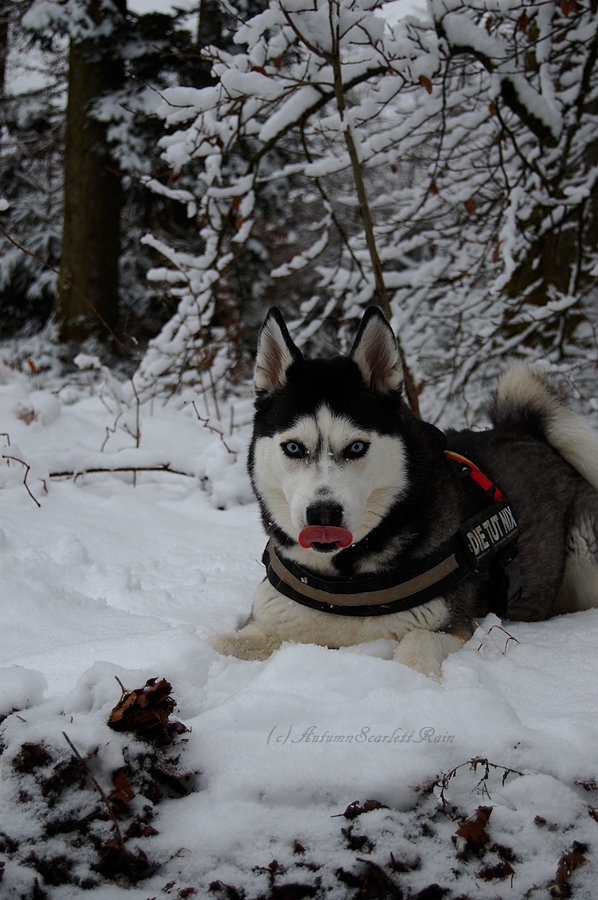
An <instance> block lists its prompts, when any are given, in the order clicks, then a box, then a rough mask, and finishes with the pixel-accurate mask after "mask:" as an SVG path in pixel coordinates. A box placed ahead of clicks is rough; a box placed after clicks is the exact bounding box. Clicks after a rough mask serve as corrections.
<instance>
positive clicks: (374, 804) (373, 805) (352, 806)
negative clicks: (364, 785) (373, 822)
mask: <svg viewBox="0 0 598 900" xmlns="http://www.w3.org/2000/svg"><path fill="white" fill-rule="evenodd" d="M373 809H388V806H384V804H383V803H379V801H378V800H366V801H365V803H364V804H363V806H362V805H361V804H360V802H359V800H354V801H353V803H349V805H348V807H347V808H346V810H345V811H344V813H343V816H344V817H345V819H356V818H357V816H361V815H363V813H366V812H371V811H372V810H373Z"/></svg>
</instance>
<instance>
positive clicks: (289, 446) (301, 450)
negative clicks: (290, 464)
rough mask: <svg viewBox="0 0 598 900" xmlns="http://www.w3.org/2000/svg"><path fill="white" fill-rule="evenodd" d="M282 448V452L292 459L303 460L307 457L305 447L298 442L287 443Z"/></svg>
mask: <svg viewBox="0 0 598 900" xmlns="http://www.w3.org/2000/svg"><path fill="white" fill-rule="evenodd" d="M280 446H281V447H282V452H283V453H285V454H286V455H287V456H290V457H291V459H303V457H304V456H305V447H303V446H302V444H298V443H297V441H285V443H284V444H281V445H280Z"/></svg>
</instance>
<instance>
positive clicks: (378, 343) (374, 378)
mask: <svg viewBox="0 0 598 900" xmlns="http://www.w3.org/2000/svg"><path fill="white" fill-rule="evenodd" d="M349 356H350V358H351V359H352V360H353V362H355V363H357V365H358V366H359V370H360V372H361V374H362V376H363V380H364V381H365V383H366V384H367V386H368V387H369V388H371V389H372V390H374V391H378V392H380V393H381V394H388V393H390V391H396V390H398V389H399V388H400V387H401V385H402V384H403V367H402V365H401V358H400V356H399V349H398V347H397V340H396V338H395V336H394V334H393V332H392V328H391V327H390V325H389V324H388V322H387V321H386V317H385V316H384V313H382V312H381V310H379V309H378V307H377V306H370V307H369V308H368V309H366V311H365V314H364V317H363V319H362V320H361V325H360V326H359V331H358V332H357V337H356V338H355V343H354V344H353V347H352V349H351V353H350V354H349Z"/></svg>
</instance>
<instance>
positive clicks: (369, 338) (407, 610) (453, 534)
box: [211, 307, 598, 677]
mask: <svg viewBox="0 0 598 900" xmlns="http://www.w3.org/2000/svg"><path fill="white" fill-rule="evenodd" d="M255 388H256V404H255V408H256V411H255V423H254V432H253V439H252V442H251V447H250V452H249V472H250V476H251V480H252V484H253V488H254V491H255V494H256V497H257V499H258V502H259V506H260V510H261V515H262V520H263V524H264V528H265V530H266V533H267V535H268V537H269V542H268V546H267V548H266V551H265V554H264V562H265V564H266V571H267V577H266V579H265V580H264V581H263V582H262V583H261V584H260V586H259V587H258V589H257V593H256V595H255V600H254V604H253V611H252V613H251V616H250V618H249V621H248V622H247V624H246V625H245V626H244V627H243V628H241V629H240V630H239V631H238V632H237V633H236V634H223V635H217V636H216V637H214V638H212V640H211V644H212V646H213V647H214V648H215V649H216V650H218V651H219V652H220V653H222V654H225V655H232V656H236V657H239V658H241V659H265V658H267V657H268V656H270V654H271V653H272V652H273V651H275V650H276V649H277V648H278V647H280V645H281V644H282V642H283V641H299V642H303V643H315V644H320V645H323V646H327V647H331V648H338V647H343V646H349V645H352V644H358V643H361V642H363V641H372V640H375V639H378V638H390V639H393V640H395V641H397V642H398V647H397V650H396V653H395V657H394V658H395V659H396V660H397V661H398V662H400V663H404V664H406V665H408V666H411V667H413V668H415V669H418V670H419V671H421V672H423V673H424V674H430V675H433V676H436V677H438V676H439V673H440V667H441V665H442V662H443V660H444V659H445V658H446V656H447V655H448V654H449V653H451V652H452V651H455V650H458V649H459V648H460V647H461V646H462V645H463V644H464V642H465V641H466V640H467V639H468V638H469V637H470V636H471V634H472V623H473V622H474V620H475V619H476V618H477V617H480V616H484V615H485V614H486V613H488V612H490V611H496V612H497V613H499V614H501V615H506V616H507V617H508V618H510V619H519V620H527V621H533V620H541V619H545V618H548V617H549V616H553V615H557V614H560V613H567V612H574V611H576V610H583V609H588V608H590V607H593V606H597V605H598V490H597V489H598V435H596V433H595V432H594V431H593V429H592V428H591V427H590V425H589V424H588V423H587V422H585V421H584V419H582V418H581V417H580V416H578V415H576V414H575V413H573V412H571V411H570V410H569V409H568V408H567V407H566V406H564V405H563V404H562V403H561V401H560V400H559V399H558V397H557V396H556V394H555V392H554V391H553V389H552V387H551V386H550V385H549V384H548V383H547V381H546V380H545V378H544V377H542V376H541V375H540V374H538V373H537V372H536V371H535V370H534V369H533V368H529V367H526V366H523V365H518V366H515V367H514V368H512V369H511V370H509V371H507V372H506V374H504V375H503V376H502V378H501V379H500V380H499V384H498V390H497V394H496V398H495V401H494V405H493V408H492V421H493V425H494V427H493V429H492V430H488V431H479V432H473V431H461V432H452V433H448V434H447V435H445V434H443V433H442V432H441V431H439V430H438V429H437V428H436V427H434V426H433V425H430V424H428V423H426V422H424V421H422V420H421V419H419V418H417V416H415V415H414V414H413V413H412V412H411V411H410V409H409V408H408V406H407V404H406V403H405V401H404V399H403V395H402V388H403V377H402V369H401V363H400V358H399V353H398V350H397V344H396V340H395V337H394V334H393V332H392V330H391V328H390V326H389V324H388V322H387V321H386V319H385V317H384V316H383V314H382V313H381V312H380V311H379V310H378V309H376V308H374V307H372V308H370V309H368V310H367V311H366V313H365V315H364V317H363V320H362V322H361V325H360V327H359V330H358V333H357V336H356V338H355V342H354V344H353V348H352V350H351V352H350V354H349V355H348V356H346V357H344V356H339V357H335V358H333V359H313V360H305V359H304V358H303V355H302V354H301V352H300V350H299V349H298V348H297V347H296V346H295V344H294V343H293V341H292V339H291V337H290V335H289V332H288V330H287V328H286V325H285V323H284V321H283V318H282V316H281V314H280V312H279V311H278V310H276V309H272V310H270V312H269V313H268V316H267V317H266V320H265V322H264V324H263V326H262V330H261V332H260V336H259V341H258V349H257V360H256V367H255Z"/></svg>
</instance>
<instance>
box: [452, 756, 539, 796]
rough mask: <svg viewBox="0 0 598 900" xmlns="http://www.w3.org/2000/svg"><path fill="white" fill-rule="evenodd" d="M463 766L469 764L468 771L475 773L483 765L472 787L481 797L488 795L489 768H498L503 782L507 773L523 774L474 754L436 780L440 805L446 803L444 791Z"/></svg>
mask: <svg viewBox="0 0 598 900" xmlns="http://www.w3.org/2000/svg"><path fill="white" fill-rule="evenodd" d="M464 766H469V769H470V771H472V772H475V773H476V774H477V770H478V767H479V766H483V768H484V772H483V774H482V777H481V778H480V780H479V781H478V783H477V784H476V785H475V787H474V788H472V792H473V791H477V792H478V793H479V794H481V795H482V796H483V797H488V799H491V797H490V791H489V790H488V786H487V783H486V782H487V781H488V778H489V777H490V769H500V770H501V771H502V773H503V775H502V783H503V784H504V783H505V781H506V780H507V778H508V776H509V775H523V772H519V771H518V770H517V769H511V768H509V767H508V766H501V765H498V764H497V763H492V762H490V760H489V759H487V758H486V757H485V756H474V757H473V759H468V760H467V762H464V763H461V764H460V765H458V766H455V767H454V768H453V769H451V770H450V772H447V773H446V775H442V776H441V777H440V778H439V779H438V780H437V781H436V782H435V784H436V785H440V799H441V801H442V805H443V806H446V805H447V802H448V801H447V799H446V797H445V791H446V790H447V789H448V786H449V784H450V783H451V781H452V780H453V778H454V777H455V775H456V774H457V772H458V771H459V769H462V768H464Z"/></svg>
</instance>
